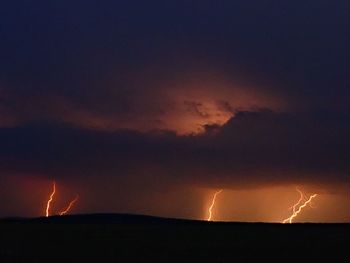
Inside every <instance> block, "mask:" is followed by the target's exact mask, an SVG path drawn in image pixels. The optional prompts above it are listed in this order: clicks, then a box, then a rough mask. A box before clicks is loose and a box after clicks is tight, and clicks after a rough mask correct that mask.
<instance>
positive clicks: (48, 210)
mask: <svg viewBox="0 0 350 263" xmlns="http://www.w3.org/2000/svg"><path fill="white" fill-rule="evenodd" d="M55 193H56V182H55V181H54V182H53V190H52V192H51V194H50V198H49V200H48V201H47V204H46V217H49V215H50V204H51V202H52V200H53V197H54V195H55Z"/></svg>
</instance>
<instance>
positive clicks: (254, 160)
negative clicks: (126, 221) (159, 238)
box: [0, 0, 350, 222]
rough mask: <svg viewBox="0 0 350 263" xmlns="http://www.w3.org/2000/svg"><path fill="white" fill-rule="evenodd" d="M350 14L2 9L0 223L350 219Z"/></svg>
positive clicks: (341, 6)
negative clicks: (58, 216) (47, 217)
mask: <svg viewBox="0 0 350 263" xmlns="http://www.w3.org/2000/svg"><path fill="white" fill-rule="evenodd" d="M349 11H350V4H349V2H348V1H345V0H339V1H331V0H319V1H311V0H303V1H301V0H294V1H290V0H280V1H272V0H271V1H270V0H266V1H261V0H250V1H246V0H234V1H232V0H221V1H220V0H216V1H209V0H201V1H195V0H191V1H189V0H186V1H185V0H183V1H182V0H177V1H173V0H169V1H141V0H139V1H136V0H131V1H108V0H107V1H92V0H84V1H80V0H77V1H68V0H62V1H40V0H39V1H35V2H33V1H26V0H18V1H7V2H4V3H1V5H0V37H1V41H0V58H1V59H0V216H1V217H7V216H43V215H44V211H45V206H46V202H47V200H48V197H49V195H50V193H51V191H52V184H53V181H55V182H56V187H57V189H56V190H57V192H56V195H55V198H54V200H53V203H52V212H51V213H52V214H55V213H58V212H59V211H60V209H62V208H64V207H65V206H66V205H67V203H69V201H70V200H72V199H74V197H75V196H76V194H79V200H78V202H77V203H76V204H75V206H74V207H73V209H72V213H97V212H116V213H118V212H119V213H136V214H149V215H156V216H165V217H177V218H191V219H206V218H207V216H208V207H209V206H210V203H211V200H212V197H213V194H214V193H215V192H216V191H217V190H220V189H223V192H222V193H220V195H219V196H217V199H216V202H217V203H216V205H215V207H214V210H215V211H214V210H213V212H214V214H213V218H214V219H215V220H224V221H263V222H281V221H282V220H283V219H285V218H287V217H289V215H290V213H291V209H290V207H291V206H292V205H293V204H294V203H295V202H297V201H298V199H299V194H298V192H297V190H296V189H297V188H298V189H301V190H302V191H303V193H304V194H305V195H306V197H307V198H308V197H309V196H310V195H312V194H317V197H316V198H315V199H314V200H313V201H312V205H311V206H307V207H306V208H305V210H303V212H302V213H301V214H300V215H299V216H298V218H297V220H296V221H309V222H350V191H349V190H350V173H349V172H350V165H349V163H350V157H349V156H350V148H349V147H350V138H349V134H350V106H349V105H350V103H349V98H350V89H349V87H350V77H349V76H350V75H349V70H350V65H349V60H350V49H349V48H348V47H349V46H350V31H349V30H348V28H349V26H350V16H349Z"/></svg>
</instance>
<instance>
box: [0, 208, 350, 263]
mask: <svg viewBox="0 0 350 263" xmlns="http://www.w3.org/2000/svg"><path fill="white" fill-rule="evenodd" d="M0 233H1V235H0V262H201V263H203V262H257V261H268V262H296V261H299V262H300V261H302V262H303V261H306V260H309V261H310V262H315V261H321V262H323V261H325V260H329V261H331V262H335V261H339V260H340V259H341V257H342V256H347V253H348V246H349V245H348V244H350V225H349V224H269V223H235V222H206V221H198V220H185V219H172V218H161V217H154V216H145V215H132V214H90V215H66V216H52V217H49V218H46V217H40V218H6V219H2V220H0Z"/></svg>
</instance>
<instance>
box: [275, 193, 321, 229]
mask: <svg viewBox="0 0 350 263" xmlns="http://www.w3.org/2000/svg"><path fill="white" fill-rule="evenodd" d="M316 196H317V194H313V195H311V196H310V197H309V199H307V200H306V201H305V202H304V203H303V204H302V205H301V206H299V208H298V210H296V211H295V208H296V206H297V205H298V203H300V199H299V201H298V203H297V204H295V205H294V206H293V214H292V215H291V216H290V217H288V218H286V219H284V220H283V221H282V223H283V224H285V223H287V222H289V223H293V219H294V218H295V217H297V216H298V214H299V213H300V212H301V211H302V210H303V209H304V208H305V207H306V206H307V205H309V204H310V203H311V201H312V199H314V198H315V197H316Z"/></svg>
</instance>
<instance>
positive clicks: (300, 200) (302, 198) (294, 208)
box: [290, 188, 311, 214]
mask: <svg viewBox="0 0 350 263" xmlns="http://www.w3.org/2000/svg"><path fill="white" fill-rule="evenodd" d="M296 190H297V191H298V193H299V194H300V198H299V200H298V202H296V203H295V204H294V205H293V206H292V207H291V208H290V209H293V214H295V211H296V208H297V206H298V205H300V203H301V202H302V201H303V200H304V198H305V197H304V194H303V193H302V192H301V191H300V190H299V189H298V188H296ZM310 205H311V203H310Z"/></svg>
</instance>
